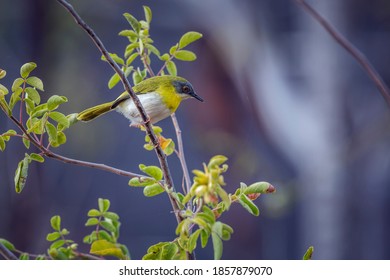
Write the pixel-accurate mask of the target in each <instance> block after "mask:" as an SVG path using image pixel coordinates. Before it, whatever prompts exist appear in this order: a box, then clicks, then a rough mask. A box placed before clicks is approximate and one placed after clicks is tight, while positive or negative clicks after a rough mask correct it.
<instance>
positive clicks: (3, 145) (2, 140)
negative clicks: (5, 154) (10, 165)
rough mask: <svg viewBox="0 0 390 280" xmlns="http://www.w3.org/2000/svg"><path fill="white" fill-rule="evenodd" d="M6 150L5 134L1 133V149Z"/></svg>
mask: <svg viewBox="0 0 390 280" xmlns="http://www.w3.org/2000/svg"><path fill="white" fill-rule="evenodd" d="M4 150H5V141H4V138H3V136H1V135H0V151H4Z"/></svg>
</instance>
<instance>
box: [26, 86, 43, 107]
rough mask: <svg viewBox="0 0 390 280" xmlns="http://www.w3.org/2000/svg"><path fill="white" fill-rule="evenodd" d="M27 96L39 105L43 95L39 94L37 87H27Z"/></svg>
mask: <svg viewBox="0 0 390 280" xmlns="http://www.w3.org/2000/svg"><path fill="white" fill-rule="evenodd" d="M25 90H26V93H27V94H26V97H27V98H29V99H31V100H32V101H34V103H35V104H36V105H39V103H41V96H40V95H39V93H38V91H37V90H36V89H35V88H32V87H27V88H26V89H25Z"/></svg>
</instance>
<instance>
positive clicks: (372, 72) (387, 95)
mask: <svg viewBox="0 0 390 280" xmlns="http://www.w3.org/2000/svg"><path fill="white" fill-rule="evenodd" d="M294 1H295V3H296V4H297V5H299V6H301V7H302V9H304V10H305V11H306V12H307V13H308V14H309V15H311V16H312V17H313V18H314V19H315V20H316V21H317V22H318V23H319V24H320V25H321V26H322V27H323V28H324V29H325V30H326V31H327V32H328V33H329V35H330V36H332V38H333V39H334V40H335V41H336V42H337V43H338V44H339V45H340V46H342V47H343V48H344V49H345V50H346V51H347V52H348V53H349V54H350V55H352V56H353V57H354V58H355V60H356V61H357V62H358V63H359V64H360V65H361V66H362V67H363V69H364V70H365V71H366V72H367V75H368V76H369V77H370V78H371V80H372V81H373V82H374V84H375V85H376V87H377V88H378V90H379V92H380V93H381V94H382V96H383V98H384V99H385V101H386V103H387V105H388V106H389V107H390V90H389V88H388V87H387V85H386V84H385V82H384V81H383V79H382V77H381V76H380V75H379V73H378V72H377V71H376V69H375V68H374V66H372V65H371V63H370V61H369V60H368V59H367V58H366V57H365V55H364V54H362V53H361V52H360V51H359V50H358V49H357V48H356V47H355V46H354V45H353V44H352V43H351V42H350V41H348V39H346V38H345V37H344V36H343V35H342V34H341V33H339V32H338V31H337V30H336V29H335V28H334V27H333V26H332V25H331V24H330V23H329V22H328V21H326V19H325V18H323V17H322V16H321V15H320V14H319V13H318V12H317V11H316V10H315V9H314V8H313V7H312V6H310V5H309V4H308V3H306V2H305V1H304V0H294Z"/></svg>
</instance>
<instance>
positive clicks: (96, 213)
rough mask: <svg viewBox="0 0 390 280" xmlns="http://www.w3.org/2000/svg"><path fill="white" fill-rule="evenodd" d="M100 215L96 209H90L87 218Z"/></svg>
mask: <svg viewBox="0 0 390 280" xmlns="http://www.w3.org/2000/svg"><path fill="white" fill-rule="evenodd" d="M100 214H101V213H100V212H99V210H97V209H91V210H89V211H88V217H98V216H100Z"/></svg>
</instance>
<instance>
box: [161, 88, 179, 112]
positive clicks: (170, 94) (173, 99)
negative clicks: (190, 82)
mask: <svg viewBox="0 0 390 280" xmlns="http://www.w3.org/2000/svg"><path fill="white" fill-rule="evenodd" d="M157 92H158V93H159V94H160V96H161V100H162V102H163V103H164V104H165V106H167V108H168V109H169V111H171V113H174V112H175V111H176V109H177V107H179V105H180V102H181V101H182V98H181V97H180V95H179V94H177V92H176V90H175V87H174V86H173V85H172V84H162V85H160V86H159V87H158V89H157Z"/></svg>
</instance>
